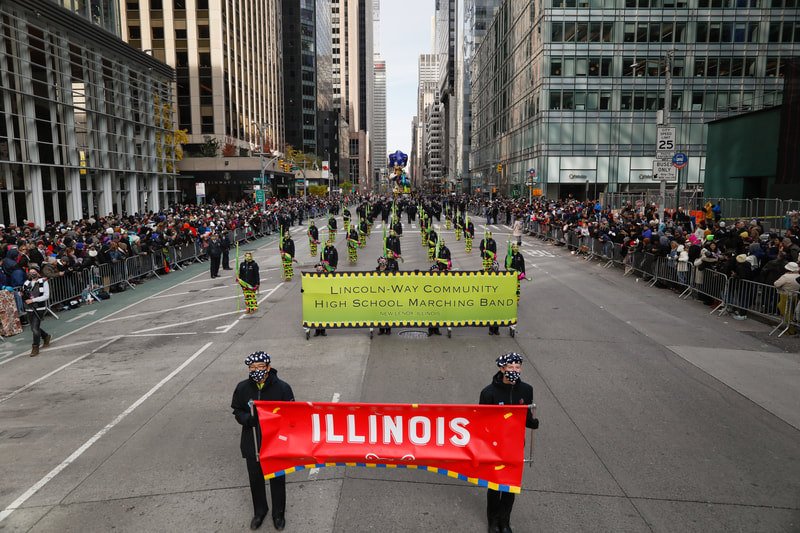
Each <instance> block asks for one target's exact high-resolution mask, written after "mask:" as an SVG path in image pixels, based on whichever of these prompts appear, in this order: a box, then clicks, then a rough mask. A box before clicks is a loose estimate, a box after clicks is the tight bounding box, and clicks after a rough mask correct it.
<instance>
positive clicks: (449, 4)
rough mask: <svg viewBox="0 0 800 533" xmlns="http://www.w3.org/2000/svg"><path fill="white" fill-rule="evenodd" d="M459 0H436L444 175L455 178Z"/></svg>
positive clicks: (451, 179)
mask: <svg viewBox="0 0 800 533" xmlns="http://www.w3.org/2000/svg"><path fill="white" fill-rule="evenodd" d="M457 14H458V10H457V6H456V0H436V12H435V15H434V16H435V24H436V35H435V43H436V49H435V50H434V53H435V54H437V55H438V56H439V73H438V81H439V87H438V91H439V101H438V108H439V113H441V117H440V119H439V122H440V128H441V136H442V140H441V159H442V175H441V178H442V179H443V180H446V181H450V182H451V183H452V182H454V181H455V176H456V167H457V163H456V161H457V159H458V156H457V154H456V109H457V107H458V106H457V103H456V85H457V80H456V34H457V25H456V20H457Z"/></svg>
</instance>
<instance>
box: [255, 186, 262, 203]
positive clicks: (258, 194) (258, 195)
mask: <svg viewBox="0 0 800 533" xmlns="http://www.w3.org/2000/svg"><path fill="white" fill-rule="evenodd" d="M263 202H264V191H262V190H260V189H258V190H256V203H263Z"/></svg>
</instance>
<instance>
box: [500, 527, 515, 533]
mask: <svg viewBox="0 0 800 533" xmlns="http://www.w3.org/2000/svg"><path fill="white" fill-rule="evenodd" d="M500 533H513V531H511V527H509V526H503V527H501V528H500Z"/></svg>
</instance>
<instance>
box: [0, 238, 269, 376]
mask: <svg viewBox="0 0 800 533" xmlns="http://www.w3.org/2000/svg"><path fill="white" fill-rule="evenodd" d="M272 244H273V243H265V244H263V245H262V246H257V247H256V249H257V250H261V249H263V248H266V247H267V246H271V245H272ZM276 270H277V269H276ZM207 275H208V271H207V270H206V271H204V272H200V273H199V274H195V275H194V276H192V277H190V278H189V279H187V280H184V281H181V282H180V283H178V284H176V285H173V286H172V287H167V288H166V289H162V290H160V291H158V292H157V293H155V294H152V295H150V296H148V297H147V298H142V299H141V300H139V301H136V302H133V303H131V304H128V305H126V306H125V307H123V308H122V309H117V310H116V311H114V312H112V313H109V314H108V315H106V316H105V317H103V318H98V319H97V320H93V321H92V322H89V323H88V324H85V325H83V326H81V327H79V328H76V329H73V330H72V331H70V332H69V333H65V334H64V335H61V336H60V337H59V339H65V338H67V337H69V336H70V335H74V334H75V333H78V332H79V331H82V330H84V329H86V328H89V327H92V326H94V325H95V324H99V323H102V322H105V321H108V322H111V321H112V320H125V319H126V318H130V317H121V318H117V319H110V317H112V316H114V315H118V314H119V313H122V312H123V311H127V310H128V309H130V308H131V307H133V306H134V305H139V304H141V303H144V302H147V301H148V300H150V299H151V298H153V297H154V296H158V295H160V294H164V293H165V292H167V291H171V290H173V289H175V288H176V287H180V286H181V285H184V284H190V283H198V281H192V280H196V279H197V278H199V277H202V276H207ZM199 282H200V283H206V282H208V280H207V279H205V280H201V281H199ZM206 303H209V302H206ZM89 342H96V341H89ZM78 344H85V343H78ZM78 344H70V345H67V346H59V348H67V347H69V346H77V345H78ZM29 354H30V352H27V351H26V352H22V353H19V354H17V355H15V356H13V357H10V358H8V359H4V360H3V361H0V365H4V364H6V363H8V362H10V361H13V360H15V359H18V358H20V357H22V356H25V355H29Z"/></svg>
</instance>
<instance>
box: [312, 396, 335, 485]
mask: <svg viewBox="0 0 800 533" xmlns="http://www.w3.org/2000/svg"><path fill="white" fill-rule="evenodd" d="M338 401H339V393H338V392H334V393H333V398H331V402H333V403H337V402H338ZM318 474H319V468H312V469H310V470H309V471H308V479H310V480H312V481H313V480H315V479H317V475H318Z"/></svg>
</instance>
